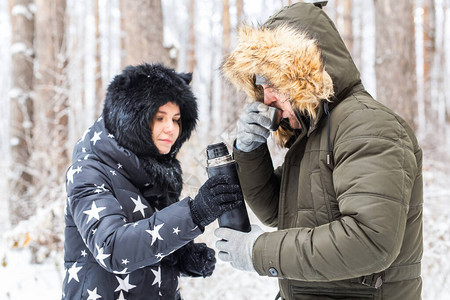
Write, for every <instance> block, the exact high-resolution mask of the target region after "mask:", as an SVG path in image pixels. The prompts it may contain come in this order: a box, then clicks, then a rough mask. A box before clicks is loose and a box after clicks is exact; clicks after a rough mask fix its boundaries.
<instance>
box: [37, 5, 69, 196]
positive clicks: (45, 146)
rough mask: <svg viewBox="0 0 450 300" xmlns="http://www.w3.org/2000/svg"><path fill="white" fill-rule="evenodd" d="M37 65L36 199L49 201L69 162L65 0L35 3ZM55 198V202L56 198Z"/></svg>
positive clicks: (61, 180)
mask: <svg viewBox="0 0 450 300" xmlns="http://www.w3.org/2000/svg"><path fill="white" fill-rule="evenodd" d="M35 4H36V39H35V49H36V63H37V67H36V68H35V85H34V87H35V94H36V98H35V100H34V103H35V126H34V134H33V144H34V148H33V170H34V172H35V176H34V187H35V188H36V193H40V196H38V195H36V199H37V200H38V201H39V200H40V198H41V197H42V200H43V201H44V203H43V204H45V202H46V201H48V202H51V201H52V200H55V199H58V198H59V197H61V195H50V194H48V193H51V192H53V191H52V189H53V190H54V186H53V185H55V186H57V185H59V184H61V183H62V182H64V172H65V170H66V168H67V166H68V163H69V154H68V153H69V151H68V149H67V147H68V145H67V142H68V80H67V76H66V67H67V55H66V43H65V20H66V18H65V16H66V14H65V12H66V1H65V0H54V1H47V0H35ZM52 198H53V199H52Z"/></svg>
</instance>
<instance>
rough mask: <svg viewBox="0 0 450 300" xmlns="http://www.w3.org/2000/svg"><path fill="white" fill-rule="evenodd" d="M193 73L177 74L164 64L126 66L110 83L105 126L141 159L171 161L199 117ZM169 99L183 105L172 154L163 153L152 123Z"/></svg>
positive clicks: (104, 111)
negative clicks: (191, 84) (192, 89)
mask: <svg viewBox="0 0 450 300" xmlns="http://www.w3.org/2000/svg"><path fill="white" fill-rule="evenodd" d="M191 80H192V74H190V73H177V72H175V71H174V70H173V69H170V68H167V67H164V66H163V65H161V64H154V65H151V64H142V65H138V66H128V67H126V68H125V69H124V70H123V71H122V73H121V74H120V75H117V76H116V77H114V79H113V81H112V82H111V84H110V85H109V87H108V89H107V93H106V98H105V105H104V108H103V117H104V119H105V126H106V128H107V129H108V131H109V132H111V133H112V134H113V135H114V137H115V139H116V140H117V142H118V144H119V145H120V146H123V147H125V148H127V149H129V150H131V151H132V152H133V153H134V154H136V155H137V156H138V157H139V158H141V159H146V160H148V159H150V158H151V159H157V160H160V161H164V160H168V159H169V160H170V159H172V158H174V157H175V155H176V154H177V152H178V150H179V148H180V147H181V145H182V144H183V143H184V142H185V141H186V140H187V139H188V138H189V137H190V135H191V133H192V131H193V130H194V128H195V126H196V123H197V120H198V108H197V101H196V98H195V96H194V95H193V93H192V91H191V89H190V87H189V83H190V82H191ZM167 102H174V103H176V104H177V105H178V106H179V107H180V113H181V132H180V136H179V137H178V139H177V141H176V142H175V144H174V145H173V146H172V149H171V151H170V152H169V154H166V155H161V154H159V151H158V149H157V148H156V146H155V144H154V143H153V140H152V131H151V129H150V128H149V124H150V123H151V121H152V120H153V117H154V115H155V114H156V112H157V111H158V108H159V107H160V106H162V105H164V104H166V103H167Z"/></svg>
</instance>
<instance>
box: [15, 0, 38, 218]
mask: <svg viewBox="0 0 450 300" xmlns="http://www.w3.org/2000/svg"><path fill="white" fill-rule="evenodd" d="M32 4H33V0H10V1H9V7H10V17H11V28H12V33H11V49H12V51H11V52H12V74H11V92H10V110H11V112H10V118H11V120H10V121H11V122H10V126H11V127H10V136H11V143H10V147H11V178H10V180H9V186H10V197H9V216H10V221H11V223H12V224H13V225H15V224H17V223H18V222H20V221H21V220H25V219H27V218H28V217H30V216H31V215H32V214H33V213H34V211H35V208H36V206H35V204H34V203H33V201H32V200H33V198H32V195H30V193H29V187H30V185H31V183H32V175H31V173H30V170H29V160H30V155H31V147H32V142H31V140H32V131H31V129H32V127H33V102H32V99H31V91H32V90H33V60H34V49H33V38H34V11H33V10H32V7H31V5H32Z"/></svg>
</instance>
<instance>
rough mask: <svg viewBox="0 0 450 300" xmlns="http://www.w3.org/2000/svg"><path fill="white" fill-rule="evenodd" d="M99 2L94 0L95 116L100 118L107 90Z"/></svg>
mask: <svg viewBox="0 0 450 300" xmlns="http://www.w3.org/2000/svg"><path fill="white" fill-rule="evenodd" d="M98 1H99V0H94V17H95V115H96V116H98V115H100V114H101V112H102V110H103V100H104V97H105V90H104V88H103V81H102V60H101V35H100V16H99V11H98Z"/></svg>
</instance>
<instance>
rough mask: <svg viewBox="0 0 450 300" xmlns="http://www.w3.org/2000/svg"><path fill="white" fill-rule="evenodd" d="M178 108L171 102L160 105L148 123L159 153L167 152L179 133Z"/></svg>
mask: <svg viewBox="0 0 450 300" xmlns="http://www.w3.org/2000/svg"><path fill="white" fill-rule="evenodd" d="M180 122H181V114H180V108H179V107H178V105H177V104H175V103H173V102H167V103H166V104H164V105H163V106H160V107H159V109H158V111H157V112H156V114H155V116H154V117H153V121H152V123H151V124H150V128H151V129H152V139H153V143H154V144H155V146H156V148H158V151H159V153H161V154H167V153H169V152H170V149H171V148H172V146H173V144H174V143H175V141H176V140H177V138H178V136H179V135H180V130H181V129H180Z"/></svg>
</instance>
